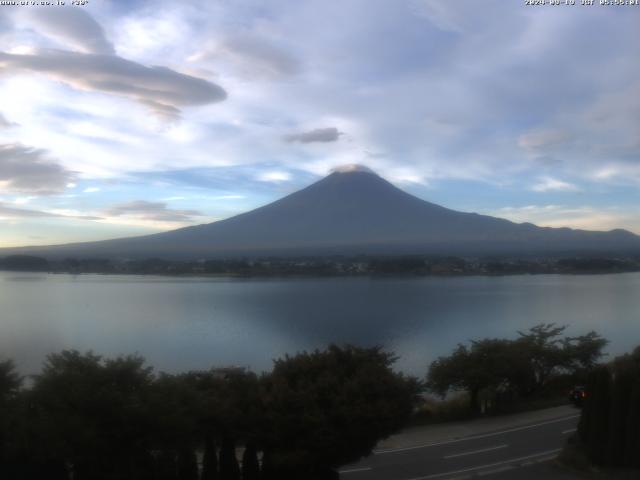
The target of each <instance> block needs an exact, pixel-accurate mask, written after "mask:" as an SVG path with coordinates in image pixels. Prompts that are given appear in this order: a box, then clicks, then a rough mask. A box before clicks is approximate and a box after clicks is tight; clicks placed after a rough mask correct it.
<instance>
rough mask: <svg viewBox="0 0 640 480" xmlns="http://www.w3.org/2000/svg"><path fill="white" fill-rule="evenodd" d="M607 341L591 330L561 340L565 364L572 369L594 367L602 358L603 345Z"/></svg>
mask: <svg viewBox="0 0 640 480" xmlns="http://www.w3.org/2000/svg"><path fill="white" fill-rule="evenodd" d="M608 343H609V341H608V340H606V339H604V338H602V337H601V336H600V335H598V334H597V333H596V332H594V331H593V330H592V331H590V332H589V333H587V334H586V335H580V336H578V337H568V338H565V339H563V340H562V348H563V350H564V353H565V360H566V363H565V366H566V367H567V368H569V369H571V370H573V371H580V370H589V369H592V368H594V367H595V366H596V365H597V364H598V362H599V360H600V359H601V358H602V356H603V353H602V351H603V350H604V347H606V346H607V344H608Z"/></svg>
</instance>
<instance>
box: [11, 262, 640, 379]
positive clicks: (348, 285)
mask: <svg viewBox="0 0 640 480" xmlns="http://www.w3.org/2000/svg"><path fill="white" fill-rule="evenodd" d="M639 287H640V274H622V275H598V276H556V275H544V276H542V275H541V276H518V277H495V278H494V277H464V278H395V279H393V278H383V279H369V278H333V279H330V278H329V279H302V280H301V279H295V280H292V279H269V280H238V279H207V278H173V277H142V276H106V275H81V276H70V275H44V274H43V275H34V274H24V275H21V274H9V273H6V272H5V273H0V307H1V309H2V310H1V316H0V356H8V357H12V358H15V359H16V361H17V362H18V364H19V366H20V367H21V369H22V370H23V371H25V372H29V371H36V370H38V368H39V366H40V363H41V361H42V359H43V358H44V355H46V354H47V353H49V352H51V351H57V350H60V349H62V348H77V349H81V350H87V349H93V350H94V351H96V352H98V353H103V354H107V355H115V354H119V353H132V352H138V353H140V354H142V355H144V356H146V357H147V358H148V360H149V361H150V363H151V364H153V365H155V366H157V367H158V368H159V369H162V370H167V371H177V370H184V369H189V368H207V367H209V366H211V365H229V364H233V365H244V366H249V367H251V368H254V369H256V370H261V369H268V368H269V367H270V365H271V360H272V359H273V358H274V357H277V356H280V355H282V354H284V353H287V352H289V353H294V352H296V351H298V350H301V349H310V348H315V347H323V346H325V345H326V344H327V343H329V342H339V343H347V342H348V343H355V344H359V345H376V344H381V345H384V346H386V347H388V348H390V349H394V350H395V351H396V352H397V353H398V354H399V355H400V356H401V358H400V360H399V363H398V366H399V367H400V368H402V369H403V370H405V371H408V372H411V373H415V374H423V373H424V371H425V370H426V366H427V364H428V362H429V361H430V360H432V359H433V358H435V357H436V356H437V355H440V354H444V353H447V352H448V351H449V350H450V349H451V348H452V347H453V346H455V344H456V343H458V342H464V341H467V340H469V339H472V338H482V337H503V336H515V335H516V334H517V331H518V330H523V329H526V328H529V327H530V326H533V325H535V324H537V323H541V322H556V323H560V324H568V325H570V326H571V328H570V330H569V333H576V334H577V333H583V332H586V331H588V330H590V329H595V330H597V331H598V332H600V333H601V334H603V335H604V336H605V337H607V338H609V339H610V340H611V341H612V343H611V345H610V350H611V351H612V352H614V353H617V352H620V351H624V350H627V349H629V348H631V347H632V346H633V345H635V344H638V343H640V322H639V321H638V320H639V319H638V312H640V297H639V296H638V295H637V292H638V291H640V290H639Z"/></svg>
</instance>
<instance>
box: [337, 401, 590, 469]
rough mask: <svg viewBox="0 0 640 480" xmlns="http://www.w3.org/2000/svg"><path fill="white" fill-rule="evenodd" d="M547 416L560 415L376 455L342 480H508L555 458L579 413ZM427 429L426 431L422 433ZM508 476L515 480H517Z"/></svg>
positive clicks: (569, 411) (353, 466)
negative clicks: (478, 479) (480, 479)
mask: <svg viewBox="0 0 640 480" xmlns="http://www.w3.org/2000/svg"><path fill="white" fill-rule="evenodd" d="M550 413H552V414H553V413H555V414H558V413H561V415H560V416H556V417H552V418H544V419H540V418H538V420H537V421H535V422H531V423H526V421H525V422H523V421H521V422H520V424H518V425H517V426H510V427H505V428H501V429H496V430H488V431H487V430H486V427H487V426H490V425H491V424H485V431H484V432H482V433H475V434H471V435H468V436H464V437H459V438H450V439H446V440H441V441H435V442H427V443H422V444H413V445H406V446H401V447H398V448H386V449H380V450H376V451H374V454H373V455H371V456H369V457H367V458H366V459H364V460H362V461H361V462H359V463H357V464H354V465H349V466H348V467H344V468H343V469H342V470H341V471H340V478H341V479H343V480H430V479H438V480H448V479H454V478H455V479H459V478H471V477H476V476H488V477H489V478H491V477H492V476H493V475H496V479H497V478H511V476H510V475H509V474H508V473H505V472H508V471H512V470H514V469H516V468H522V467H524V466H529V465H533V464H538V463H541V462H546V461H549V460H551V459H553V458H555V457H556V456H557V454H558V453H559V451H560V449H561V448H562V447H563V445H564V444H565V442H566V441H567V438H568V436H569V435H570V434H571V433H573V432H574V431H575V429H576V425H577V423H578V418H579V412H577V411H575V410H573V411H571V410H562V411H558V410H553V411H550ZM520 418H521V419H522V418H523V417H522V416H521V417H520ZM524 419H525V420H526V417H525V418H524ZM497 424H499V422H496V425H497ZM427 429H428V427H425V431H427ZM512 473H514V476H513V478H518V477H517V475H515V472H512Z"/></svg>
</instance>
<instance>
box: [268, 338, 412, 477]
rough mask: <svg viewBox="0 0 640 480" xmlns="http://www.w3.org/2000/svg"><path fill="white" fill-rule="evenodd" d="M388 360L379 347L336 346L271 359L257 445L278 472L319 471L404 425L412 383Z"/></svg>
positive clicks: (341, 462) (350, 459) (355, 457)
mask: <svg viewBox="0 0 640 480" xmlns="http://www.w3.org/2000/svg"><path fill="white" fill-rule="evenodd" d="M394 361H395V357H394V356H393V354H391V353H387V352H384V351H383V350H382V349H381V348H379V347H375V348H358V347H354V346H345V347H338V346H336V345H331V346H330V347H329V348H328V349H327V350H325V351H317V350H316V351H314V352H311V353H307V352H304V353H300V354H298V355H295V356H286V357H285V358H283V359H279V360H276V361H275V364H274V368H273V372H272V373H271V375H269V376H267V377H265V378H264V379H263V383H264V398H265V402H266V410H267V414H268V416H269V420H270V428H268V429H267V430H266V432H269V433H270V434H269V435H267V436H265V438H263V439H262V446H263V448H264V450H266V452H267V454H268V457H269V459H268V462H269V465H270V467H269V468H271V467H272V468H273V470H274V471H276V472H277V473H278V475H279V477H278V478H284V477H286V475H290V476H291V475H293V476H294V478H314V476H318V475H321V474H322V475H324V476H326V475H325V474H326V473H327V472H330V471H332V469H335V468H337V467H339V466H340V465H344V464H347V463H350V462H353V461H355V460H358V459H359V458H361V457H363V456H365V455H368V454H369V453H371V450H372V449H373V447H374V446H375V445H376V443H377V442H378V441H379V440H380V439H382V438H385V437H386V436H388V435H390V434H392V433H394V432H395V431H397V430H399V429H400V428H402V426H404V424H405V422H406V421H407V420H408V418H409V416H410V415H411V413H412V410H413V406H414V402H415V399H416V396H417V393H418V391H419V384H418V382H417V381H416V380H415V379H412V378H407V377H405V376H403V375H401V374H398V373H395V372H394V371H393V370H392V368H391V367H392V364H393V363H394ZM269 475H271V473H269ZM318 478H320V477H318Z"/></svg>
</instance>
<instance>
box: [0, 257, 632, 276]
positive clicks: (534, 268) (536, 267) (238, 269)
mask: <svg viewBox="0 0 640 480" xmlns="http://www.w3.org/2000/svg"><path fill="white" fill-rule="evenodd" d="M0 269H1V270H8V271H25V272H49V273H71V274H83V273H98V274H137V275H217V276H238V277H269V276H371V275H416V276H429V275H434V276H456V275H522V274H597V273H622V272H636V271H640V256H626V257H625V256H620V257H591V256H567V257H557V256H556V257H532V258H508V257H504V258H502V257H483V258H472V257H455V256H447V257H433V256H388V257H381V256H364V255H360V256H335V257H301V258H282V257H278V258H270V257H265V258H240V259H208V260H207V259H201V260H166V259H160V258H148V259H118V260H110V259H100V258H87V259H78V258H66V259H63V260H47V259H45V258H43V257H36V256H30V255H11V256H7V257H4V258H2V259H0Z"/></svg>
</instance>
